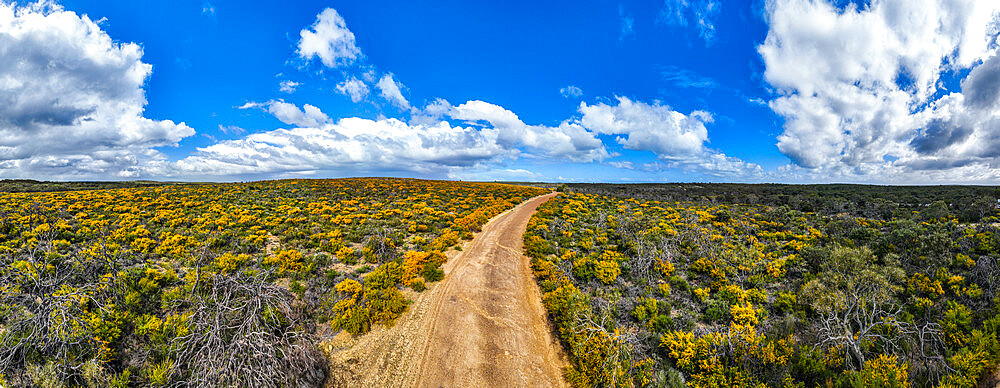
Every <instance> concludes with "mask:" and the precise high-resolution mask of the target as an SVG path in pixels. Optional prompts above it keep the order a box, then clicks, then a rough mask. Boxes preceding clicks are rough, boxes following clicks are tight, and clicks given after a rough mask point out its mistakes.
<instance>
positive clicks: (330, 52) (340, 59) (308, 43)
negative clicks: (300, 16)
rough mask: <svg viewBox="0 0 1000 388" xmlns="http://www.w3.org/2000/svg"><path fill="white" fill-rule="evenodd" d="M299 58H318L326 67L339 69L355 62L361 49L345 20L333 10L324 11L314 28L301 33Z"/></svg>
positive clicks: (317, 18)
mask: <svg viewBox="0 0 1000 388" xmlns="http://www.w3.org/2000/svg"><path fill="white" fill-rule="evenodd" d="M299 36H301V39H299V47H298V54H299V57H301V58H302V59H305V60H310V59H312V58H316V57H318V58H319V59H320V61H321V62H323V65H325V66H326V67H338V66H341V65H347V64H350V63H352V62H354V60H355V59H357V58H358V57H359V56H361V49H359V48H358V46H357V45H355V43H354V33H353V32H351V30H349V29H347V23H346V22H344V18H343V17H341V16H340V14H338V13H337V10H335V9H333V8H327V9H324V10H323V12H320V13H319V15H317V16H316V22H315V23H313V25H312V26H310V27H308V28H305V29H303V30H302V31H300V32H299Z"/></svg>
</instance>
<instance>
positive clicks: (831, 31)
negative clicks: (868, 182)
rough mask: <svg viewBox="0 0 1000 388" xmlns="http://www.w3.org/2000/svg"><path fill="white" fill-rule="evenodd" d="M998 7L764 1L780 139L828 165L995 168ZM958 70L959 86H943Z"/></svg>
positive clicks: (926, 170) (976, 173)
mask: <svg viewBox="0 0 1000 388" xmlns="http://www.w3.org/2000/svg"><path fill="white" fill-rule="evenodd" d="M998 11H1000V3H997V2H995V1H990V0H983V1H961V2H941V1H936V0H919V1H915V0H875V1H872V3H871V5H870V6H868V7H866V8H864V9H858V8H857V7H855V6H853V5H848V6H847V7H846V8H843V9H839V8H837V7H835V6H833V5H831V4H829V3H828V2H826V1H814V0H773V1H769V2H768V3H767V20H768V22H769V24H770V31H769V32H768V35H767V38H766V40H765V41H764V43H763V44H762V45H761V46H760V47H759V48H758V50H759V52H760V54H761V56H762V57H763V59H764V63H765V66H766V70H765V74H764V76H765V79H766V80H767V82H768V83H770V84H771V85H772V86H774V87H775V88H776V90H777V93H778V94H779V97H778V98H776V99H774V100H773V101H771V102H770V106H771V108H772V109H773V110H774V111H775V112H777V113H778V114H780V115H782V116H783V117H784V118H785V127H784V132H783V133H782V134H781V135H780V136H778V148H779V149H780V150H781V152H783V153H784V154H786V155H788V156H789V158H791V159H792V161H793V162H794V163H795V164H797V165H798V166H801V167H803V168H804V169H805V170H814V171H816V172H819V173H822V174H826V175H832V176H845V177H849V176H855V177H857V179H865V178H863V177H866V176H867V177H875V178H876V180H892V179H900V180H906V181H909V182H913V179H917V180H920V181H925V180H926V179H929V178H930V177H933V176H937V175H936V174H934V173H932V171H933V170H951V171H953V173H954V174H958V173H961V174H968V176H969V177H970V179H979V178H982V177H983V176H985V175H989V174H994V175H995V173H992V172H990V171H995V169H996V167H995V166H997V165H998V163H1000V159H997V156H998V155H995V154H996V152H993V151H990V150H996V149H1000V126H998V125H997V124H996V123H1000V114H998V111H997V106H996V101H997V95H996V93H997V92H996V91H997V89H996V86H997V80H998V78H1000V75H998V72H1000V64H998V63H997V60H996V59H994V58H996V57H995V55H996V38H997V26H998V24H997V20H998V19H997V16H998ZM981 63H982V64H981ZM964 69H972V71H971V73H970V75H969V76H968V77H967V78H966V79H965V80H963V81H962V83H961V85H962V86H961V89H962V90H961V92H958V91H954V90H945V89H943V88H942V85H943V84H944V83H943V82H942V77H946V78H947V77H954V75H955V74H959V71H961V70H964ZM788 171H789V172H792V171H800V169H797V168H789V169H788ZM984 174H985V175H984ZM903 177H907V178H903ZM956 180H961V178H959V179H955V177H952V178H951V179H950V181H956ZM928 183H929V182H928Z"/></svg>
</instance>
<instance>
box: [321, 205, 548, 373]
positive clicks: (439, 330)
mask: <svg viewBox="0 0 1000 388" xmlns="http://www.w3.org/2000/svg"><path fill="white" fill-rule="evenodd" d="M554 195H555V194H548V195H544V196H539V197H535V198H532V199H530V200H528V201H525V202H524V203H522V204H520V205H518V206H517V207H515V208H514V209H511V210H509V211H507V212H505V213H503V214H501V215H499V216H497V217H494V218H493V219H492V220H490V222H488V223H487V224H486V225H484V226H483V230H482V232H480V233H478V234H477V235H476V237H475V238H474V239H473V240H472V241H470V242H466V243H465V244H464V245H463V250H462V252H461V253H460V254H458V255H457V256H455V257H452V258H451V259H450V260H449V261H448V263H447V264H445V266H444V270H445V278H444V280H442V281H441V282H439V283H437V284H435V285H434V286H432V287H431V288H429V289H428V290H426V291H424V292H423V293H420V294H416V295H413V304H412V305H410V307H409V308H408V309H407V311H406V313H404V314H403V316H402V317H400V318H399V320H397V322H396V324H395V325H394V326H393V327H391V328H381V327H379V328H376V329H375V330H373V331H372V332H370V333H368V334H366V335H364V336H361V337H360V338H357V339H349V340H347V339H345V340H342V341H333V342H331V343H330V344H327V346H328V348H330V350H331V380H330V382H329V384H328V385H330V386H364V387H390V386H391V387H513V386H517V387H529V386H544V387H564V386H566V383H565V381H564V380H563V378H562V372H563V366H564V365H565V355H564V354H563V353H562V350H561V348H560V346H559V343H558V342H557V340H556V339H555V337H554V336H553V335H552V331H551V327H550V325H549V323H548V320H547V318H546V315H545V309H544V307H543V306H542V304H541V294H540V291H539V289H538V286H537V284H536V283H535V278H534V276H533V274H532V273H531V268H530V266H529V263H528V259H527V258H526V257H524V256H523V254H522V253H521V252H522V239H523V234H524V229H525V227H526V226H527V223H528V219H530V218H531V215H532V214H534V212H535V208H537V207H538V205H540V204H542V203H544V202H545V201H547V200H549V199H550V198H552V197H553V196H554Z"/></svg>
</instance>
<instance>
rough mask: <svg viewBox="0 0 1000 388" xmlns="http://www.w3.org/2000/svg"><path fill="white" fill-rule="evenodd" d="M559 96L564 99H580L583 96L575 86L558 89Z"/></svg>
mask: <svg viewBox="0 0 1000 388" xmlns="http://www.w3.org/2000/svg"><path fill="white" fill-rule="evenodd" d="M559 94H561V95H562V96H563V97H565V98H571V97H572V98H580V97H581V96H583V90H582V89H580V88H578V87H576V86H573V85H569V86H566V87H563V88H559Z"/></svg>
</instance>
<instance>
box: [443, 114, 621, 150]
mask: <svg viewBox="0 0 1000 388" xmlns="http://www.w3.org/2000/svg"><path fill="white" fill-rule="evenodd" d="M448 114H449V116H451V117H452V118H454V119H456V120H463V121H466V122H469V123H479V122H485V123H488V124H489V125H490V126H491V127H492V128H495V129H496V130H497V131H498V132H499V134H498V137H497V142H498V143H499V144H500V145H501V146H503V147H505V148H514V147H517V146H524V147H528V148H529V149H530V150H531V151H532V152H534V153H537V154H541V155H548V156H552V157H560V158H567V159H569V160H572V161H575V162H592V161H595V160H603V159H605V158H607V157H608V152H607V150H606V149H605V147H604V143H602V142H601V140H600V139H598V138H597V137H596V136H595V134H594V133H592V132H590V131H587V130H586V129H584V128H583V127H582V126H580V125H579V124H575V123H571V122H569V121H564V122H562V123H561V124H560V125H559V126H558V127H547V126H542V125H527V124H525V123H524V122H523V121H521V119H520V118H518V117H517V115H516V114H514V112H511V111H509V110H507V109H504V108H503V107H501V106H499V105H495V104H491V103H488V102H484V101H468V102H466V103H464V104H461V105H459V106H456V107H454V108H452V110H451V111H450V112H449V113H448Z"/></svg>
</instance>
